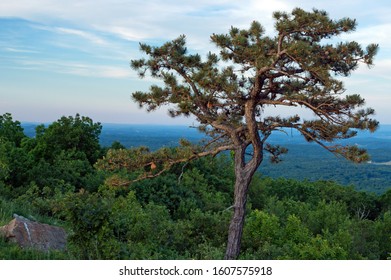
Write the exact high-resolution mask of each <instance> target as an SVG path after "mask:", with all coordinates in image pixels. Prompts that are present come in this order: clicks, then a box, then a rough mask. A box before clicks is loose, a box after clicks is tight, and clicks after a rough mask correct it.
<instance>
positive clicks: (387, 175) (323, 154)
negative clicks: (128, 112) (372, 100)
mask: <svg viewBox="0 0 391 280" xmlns="http://www.w3.org/2000/svg"><path fill="white" fill-rule="evenodd" d="M22 125H23V127H24V129H25V133H26V135H28V136H30V137H33V136H34V135H35V127H36V126H37V124H34V123H23V124H22ZM203 137H204V135H203V134H201V133H199V132H198V131H197V130H196V129H195V128H190V127H187V126H159V125H126V124H103V128H102V133H101V135H100V144H101V145H102V146H104V147H109V146H110V145H111V144H112V143H113V142H115V141H117V142H120V143H121V144H122V145H124V146H125V147H127V148H129V147H138V146H147V147H149V148H150V149H152V150H155V149H158V148H161V147H163V146H176V145H178V141H179V139H180V138H187V139H189V140H190V141H192V142H195V143H197V142H198V141H200V140H201V139H203ZM272 141H273V142H274V143H275V144H279V145H283V146H284V147H287V148H288V150H289V152H288V154H287V155H285V156H284V157H283V161H282V162H280V163H278V164H272V163H270V162H269V161H268V160H267V159H265V160H264V162H263V163H262V165H261V167H260V169H259V172H260V173H261V174H262V175H263V176H266V177H272V178H281V177H282V178H288V179H289V178H290V179H298V180H309V181H316V180H326V181H335V182H338V183H340V184H342V185H350V186H353V187H354V188H355V189H357V190H362V191H368V192H373V193H376V194H382V193H384V192H385V191H387V190H388V189H390V188H391V125H383V126H381V127H380V129H379V131H377V132H375V133H374V134H370V133H365V134H359V136H358V137H355V138H352V139H349V140H346V141H345V142H344V143H348V144H352V143H353V144H358V145H360V146H362V147H365V148H366V149H367V150H368V151H369V154H370V156H371V159H372V161H371V163H361V164H355V163H352V162H350V161H347V160H345V159H342V158H337V157H336V156H335V155H333V154H331V153H330V152H328V151H326V150H324V149H323V148H322V147H320V146H319V145H317V144H309V143H307V142H306V141H305V140H304V139H302V138H301V136H299V135H297V133H296V134H294V132H292V131H287V133H286V134H284V133H279V134H276V135H275V136H274V137H272Z"/></svg>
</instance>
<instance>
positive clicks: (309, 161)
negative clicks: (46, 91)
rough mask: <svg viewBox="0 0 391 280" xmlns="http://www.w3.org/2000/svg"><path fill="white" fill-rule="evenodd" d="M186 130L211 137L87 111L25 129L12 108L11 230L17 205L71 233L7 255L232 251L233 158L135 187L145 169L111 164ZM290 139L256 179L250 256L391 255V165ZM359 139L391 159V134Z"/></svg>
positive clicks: (3, 168) (4, 175) (4, 159)
mask: <svg viewBox="0 0 391 280" xmlns="http://www.w3.org/2000/svg"><path fill="white" fill-rule="evenodd" d="M146 130H148V131H149V134H146V133H145V131H146ZM283 135H285V134H283ZM185 136H188V138H190V139H191V140H192V141H193V140H194V141H196V140H199V139H200V135H199V134H198V132H196V130H194V129H188V128H184V127H161V126H160V127H157V126H153V127H152V126H147V127H144V126H136V127H135V126H118V125H111V126H110V125H108V126H106V125H105V126H103V128H102V126H101V124H99V123H95V122H94V121H93V120H91V119H90V118H88V117H82V116H79V115H76V116H74V117H62V118H60V119H59V120H57V121H55V122H53V123H51V124H46V125H38V126H37V125H36V124H23V126H22V124H21V123H20V122H18V121H16V120H13V118H12V116H11V115H10V114H4V115H2V116H0V226H2V225H5V224H7V223H8V222H9V221H10V220H11V219H12V214H14V213H16V214H18V215H22V216H24V217H27V218H29V219H32V220H35V221H39V222H44V223H48V224H52V225H58V226H62V227H64V228H65V229H66V231H67V232H68V234H69V236H68V245H67V251H65V252H56V251H55V252H48V253H43V252H38V251H34V250H32V249H21V248H19V247H17V245H15V244H13V243H10V242H8V241H6V240H5V239H4V238H0V259H222V258H223V257H224V252H225V245H226V240H227V229H228V225H229V221H230V219H231V215H232V204H233V202H232V199H233V188H232V186H233V183H234V172H233V164H232V160H231V158H230V155H229V154H228V155H225V154H222V155H221V156H218V157H215V158H212V157H207V158H202V159H199V160H195V161H193V162H190V163H187V164H178V165H176V166H174V167H172V168H171V169H170V170H169V171H168V172H166V173H164V174H162V175H161V176H159V177H157V178H154V179H148V180H143V181H138V182H136V183H134V184H131V185H127V186H123V187H117V186H116V185H117V184H114V182H118V181H121V180H127V179H131V178H134V174H129V173H128V172H126V171H125V170H116V171H107V170H102V169H100V168H99V161H100V160H101V159H102V158H103V157H105V155H106V154H107V152H108V151H109V150H110V149H126V147H125V145H126V146H127V147H130V146H138V145H144V146H150V148H151V149H156V148H158V147H159V145H162V144H163V145H166V146H171V145H176V144H175V143H177V141H178V138H181V137H185ZM278 137H280V136H276V138H273V141H279V139H278ZM281 137H286V136H281ZM132 139H133V140H132ZM134 139H136V140H137V141H135V140H134ZM288 139H291V140H290V141H286V140H285V143H286V146H287V147H288V148H289V149H290V153H289V154H288V155H287V156H286V158H285V162H283V163H281V164H277V165H270V164H269V163H266V161H265V164H264V165H263V166H262V167H261V170H260V173H259V174H257V176H255V177H254V179H253V181H252V184H251V189H250V194H249V197H248V204H247V217H246V222H245V227H244V232H243V237H242V249H241V255H240V256H239V258H240V259H390V258H391V234H390V233H391V190H390V185H389V182H391V181H390V180H389V179H390V178H389V176H390V173H389V169H388V168H390V166H387V165H376V164H364V165H348V164H347V163H346V162H345V161H343V160H341V159H336V158H334V157H333V156H332V155H330V154H327V153H325V152H324V151H321V150H318V148H317V147H316V146H313V145H307V146H303V143H301V140H300V139H298V140H296V136H294V135H290V134H289V133H288ZM363 139H364V138H363ZM132 141H133V142H132ZM357 141H374V143H377V144H376V145H374V146H371V147H369V146H368V148H369V150H370V152H371V153H372V155H373V160H374V161H378V162H381V161H384V162H387V161H390V159H389V158H387V157H388V155H389V150H388V148H387V145H388V144H387V145H384V146H381V144H382V143H384V141H382V140H379V139H378V138H368V139H367V140H362V139H360V138H357ZM292 142H293V143H292ZM360 143H361V144H360V145H363V142H360ZM281 144H282V143H281ZM376 148H379V151H378V152H377V150H376ZM360 168H362V169H360ZM371 168H373V170H372V169H371ZM360 170H361V171H360ZM382 172H384V176H379V177H376V176H378V175H380V174H382ZM269 176H270V177H269ZM360 176H361V177H360ZM284 177H287V178H284ZM292 178H296V179H292ZM374 178H375V179H376V178H377V179H376V180H374ZM341 179H343V180H346V181H345V182H346V184H341V183H338V182H336V181H337V180H341ZM365 180H366V182H367V184H368V185H367V187H366V188H363V187H361V186H362V185H359V184H358V183H359V182H360V181H365ZM377 180H379V181H377ZM380 180H381V181H380ZM356 182H357V185H356V184H355V183H356ZM372 182H376V184H374V183H372ZM357 189H366V190H368V191H358V190H357Z"/></svg>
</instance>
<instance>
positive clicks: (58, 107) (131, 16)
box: [0, 0, 391, 124]
mask: <svg viewBox="0 0 391 280" xmlns="http://www.w3.org/2000/svg"><path fill="white" fill-rule="evenodd" d="M294 7H301V8H304V9H307V10H309V9H312V8H313V7H316V8H318V9H324V10H326V11H327V12H329V14H330V16H331V17H332V18H335V19H338V18H342V17H351V18H356V19H357V21H358V28H357V31H356V32H354V33H351V34H349V35H346V36H344V37H342V38H340V39H341V40H356V41H358V42H359V43H361V44H362V45H366V44H369V43H379V44H380V52H379V54H378V56H377V57H376V60H375V67H373V68H372V69H367V67H360V68H359V70H358V71H356V72H355V73H354V74H353V75H352V76H350V77H349V78H348V79H345V85H346V88H347V90H348V93H359V94H361V95H362V96H363V97H364V98H365V99H366V100H367V106H370V107H373V108H374V109H375V110H376V112H377V115H376V118H377V119H378V120H379V121H380V122H381V123H384V124H391V110H390V109H389V106H390V104H391V75H390V74H389V73H391V36H389V32H390V30H391V17H390V14H391V2H390V1H389V0H376V1H361V0H355V1H353V0H344V1H334V0H328V1H295V0H285V1H273V0H266V1H264V0H258V1H256V0H244V1H237V0H217V1H206V0H198V1H186V0H181V1H179V0H168V1H158V0H143V1H141V0H140V1H136V0H110V1H109V0H106V1H105V0H85V1H82V0H67V1H58V0H13V1H1V2H0V85H1V86H0V113H1V114H3V113H5V112H10V113H12V114H13V116H14V119H17V120H21V121H37V122H51V121H54V120H57V119H58V118H60V117H61V116H63V115H66V116H68V115H75V114H76V113H80V114H82V115H86V116H89V117H91V118H92V119H93V120H94V121H99V122H106V123H107V122H111V123H155V124H156V123H157V124H191V123H192V122H193V120H192V119H184V118H183V119H181V118H180V119H172V118H170V117H168V115H167V113H166V110H165V109H162V110H159V111H157V112H153V113H146V112H145V111H144V110H142V109H139V108H138V106H137V105H136V104H133V103H132V101H131V99H130V95H131V93H132V92H133V91H136V90H146V89H148V87H149V86H150V84H151V83H152V82H153V81H151V80H150V79H145V80H140V79H139V78H138V77H137V75H136V73H135V72H134V71H132V69H131V68H130V67H129V62H130V60H131V59H136V58H139V57H140V56H141V53H140V52H139V49H138V46H139V42H147V43H150V44H161V43H163V42H165V41H168V40H171V39H174V38H176V37H177V36H179V35H181V34H186V36H187V42H188V46H189V48H190V49H191V50H192V51H194V52H198V53H201V54H205V53H206V52H207V51H209V50H213V46H212V45H211V44H210V39H209V36H210V35H211V34H212V33H226V32H227V31H228V30H229V28H230V27H231V26H236V27H241V28H247V27H248V26H249V24H250V23H251V22H252V21H253V20H258V21H260V22H261V23H262V25H263V26H264V27H265V28H266V30H267V33H268V34H270V35H271V34H273V32H274V30H273V21H272V19H271V15H272V12H273V11H277V10H282V11H288V12H289V11H291V10H292V8H294Z"/></svg>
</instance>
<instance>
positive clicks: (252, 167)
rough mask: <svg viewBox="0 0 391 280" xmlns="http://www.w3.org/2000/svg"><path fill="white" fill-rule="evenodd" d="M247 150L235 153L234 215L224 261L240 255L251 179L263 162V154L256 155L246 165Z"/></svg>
mask: <svg viewBox="0 0 391 280" xmlns="http://www.w3.org/2000/svg"><path fill="white" fill-rule="evenodd" d="M244 157H245V149H240V150H237V151H236V153H235V176H236V180H235V193H234V207H233V208H234V213H233V216H232V219H231V223H230V226H229V230H228V242H227V249H226V253H225V257H224V259H226V260H234V259H237V257H238V256H239V253H240V245H241V240H242V233H243V226H244V220H245V215H246V203H247V194H248V189H249V186H250V183H251V179H252V177H253V175H254V173H255V171H256V170H257V168H258V167H259V165H260V164H261V162H262V154H255V155H254V157H253V158H252V159H251V160H250V161H249V162H248V163H247V164H246V163H245V158H244Z"/></svg>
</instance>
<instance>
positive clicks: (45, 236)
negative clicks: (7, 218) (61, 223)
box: [0, 214, 67, 251]
mask: <svg viewBox="0 0 391 280" xmlns="http://www.w3.org/2000/svg"><path fill="white" fill-rule="evenodd" d="M0 235H2V236H4V237H5V238H6V239H8V240H9V241H12V242H16V243H17V244H19V245H20V246H21V247H23V248H34V249H38V250H41V251H49V250H65V249H66V239H67V234H66V232H65V230H64V229H63V228H61V227H57V226H51V225H47V224H42V223H38V222H33V221H31V220H29V219H27V218H25V217H22V216H18V215H16V214H14V219H13V220H12V221H11V222H10V223H9V224H7V225H5V226H2V227H0Z"/></svg>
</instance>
